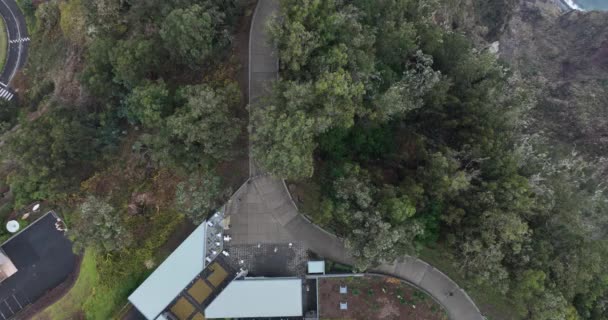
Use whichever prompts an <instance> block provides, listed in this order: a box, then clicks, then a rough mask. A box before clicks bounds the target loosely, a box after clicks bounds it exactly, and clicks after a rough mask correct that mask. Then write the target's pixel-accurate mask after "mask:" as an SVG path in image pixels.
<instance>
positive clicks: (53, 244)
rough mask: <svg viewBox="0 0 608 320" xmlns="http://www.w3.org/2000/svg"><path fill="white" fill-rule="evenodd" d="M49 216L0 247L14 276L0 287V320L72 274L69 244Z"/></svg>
mask: <svg viewBox="0 0 608 320" xmlns="http://www.w3.org/2000/svg"><path fill="white" fill-rule="evenodd" d="M56 221H57V216H56V215H55V214H54V213H53V212H49V213H47V214H45V215H44V216H42V217H41V218H40V219H38V220H36V221H35V222H34V223H32V224H31V225H29V226H28V227H26V228H25V229H23V230H22V231H21V232H20V233H18V234H17V235H15V236H14V237H12V238H11V239H9V240H7V241H6V242H5V243H3V244H2V245H1V248H2V249H3V250H4V252H5V253H6V255H7V256H8V257H9V259H11V261H12V262H13V264H14V265H15V267H16V268H17V273H15V274H13V275H12V276H10V277H9V278H8V279H6V280H4V281H3V282H2V283H0V320H2V319H9V318H10V317H12V316H13V315H14V314H16V313H17V312H19V311H20V310H21V309H23V308H24V307H25V306H26V305H28V304H30V303H33V302H34V301H36V300H37V299H39V298H40V297H41V296H42V295H44V293H46V292H47V291H49V290H51V289H53V288H55V287H56V286H57V285H59V284H61V283H62V282H63V281H64V280H65V279H66V278H67V277H68V275H69V274H70V273H71V272H72V271H73V270H74V267H75V262H76V256H75V255H74V253H73V252H72V243H71V242H70V241H69V240H68V239H67V238H66V237H65V236H64V234H63V232H61V231H58V230H57V229H56V228H55V222H56Z"/></svg>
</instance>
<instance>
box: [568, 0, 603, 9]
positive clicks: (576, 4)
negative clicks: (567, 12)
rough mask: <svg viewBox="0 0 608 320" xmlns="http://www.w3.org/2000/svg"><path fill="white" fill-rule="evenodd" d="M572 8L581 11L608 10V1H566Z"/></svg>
mask: <svg viewBox="0 0 608 320" xmlns="http://www.w3.org/2000/svg"><path fill="white" fill-rule="evenodd" d="M565 1H566V2H567V3H568V5H570V7H571V8H574V9H579V10H581V9H582V10H608V0H565Z"/></svg>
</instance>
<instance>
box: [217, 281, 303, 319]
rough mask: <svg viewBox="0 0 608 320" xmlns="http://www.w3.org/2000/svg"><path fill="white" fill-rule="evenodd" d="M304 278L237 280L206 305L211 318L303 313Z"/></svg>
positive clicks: (278, 315)
mask: <svg viewBox="0 0 608 320" xmlns="http://www.w3.org/2000/svg"><path fill="white" fill-rule="evenodd" d="M302 315H303V312H302V280H301V279H294V278H263V279H255V278H254V279H245V280H234V281H232V282H231V283H230V284H228V286H227V287H226V288H225V289H224V290H223V291H222V292H221V293H220V294H219V295H218V297H217V298H215V300H213V301H212V302H211V304H210V305H209V306H208V307H207V308H206V309H205V317H206V318H207V319H217V318H220V319H223V318H272V317H301V316H302Z"/></svg>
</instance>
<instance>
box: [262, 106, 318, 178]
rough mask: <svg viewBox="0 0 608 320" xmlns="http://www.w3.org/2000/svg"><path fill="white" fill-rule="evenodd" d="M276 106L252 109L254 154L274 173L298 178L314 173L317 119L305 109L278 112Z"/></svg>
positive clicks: (264, 167)
mask: <svg viewBox="0 0 608 320" xmlns="http://www.w3.org/2000/svg"><path fill="white" fill-rule="evenodd" d="M275 110H276V109H275V107H274V106H268V107H265V108H263V109H255V110H254V111H253V115H254V120H253V122H254V123H255V130H254V132H253V137H252V138H253V139H252V140H253V158H254V159H256V161H257V163H258V164H259V165H260V166H261V167H262V168H263V169H264V170H266V171H268V172H270V173H272V174H273V175H276V176H279V177H282V178H289V179H297V178H303V177H311V176H312V174H313V168H314V163H313V157H312V156H313V151H314V148H315V143H314V140H313V135H312V131H313V130H314V120H312V119H309V118H307V117H306V115H305V114H304V113H303V112H296V113H294V114H290V115H288V114H285V113H281V114H278V113H277V112H276V111H275Z"/></svg>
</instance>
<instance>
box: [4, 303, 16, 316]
mask: <svg viewBox="0 0 608 320" xmlns="http://www.w3.org/2000/svg"><path fill="white" fill-rule="evenodd" d="M4 303H5V304H6V306H7V307H8V310H9V311H10V312H12V313H13V315H15V311H13V308H11V306H9V305H8V302H6V300H4Z"/></svg>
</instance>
